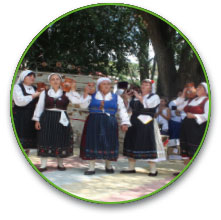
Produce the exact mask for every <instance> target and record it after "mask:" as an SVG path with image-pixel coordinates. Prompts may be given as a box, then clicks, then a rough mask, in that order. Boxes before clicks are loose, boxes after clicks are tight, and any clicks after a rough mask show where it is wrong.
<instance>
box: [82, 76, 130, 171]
mask: <svg viewBox="0 0 221 220" xmlns="http://www.w3.org/2000/svg"><path fill="white" fill-rule="evenodd" d="M96 90H97V91H96V92H95V93H94V94H93V95H88V93H89V91H90V90H89V88H88V87H86V88H85V93H84V100H83V104H81V107H84V108H87V107H88V108H89V112H90V114H89V117H88V120H87V126H86V128H85V129H86V130H85V137H84V140H83V141H82V143H81V155H80V157H81V158H82V159H83V160H89V161H90V162H89V169H88V170H87V171H85V173H84V174H85V175H93V174H95V160H96V159H104V160H106V167H105V171H106V173H114V169H113V168H112V166H111V161H116V160H117V158H118V148H119V143H118V123H117V119H116V117H115V114H116V113H117V111H118V110H119V116H120V119H121V129H122V130H123V131H126V130H127V129H128V126H130V121H129V117H128V114H127V111H126V109H125V105H124V103H123V100H122V98H121V97H120V96H118V95H116V94H114V93H112V92H111V80H110V79H109V78H106V77H102V78H100V79H98V81H97V86H96Z"/></svg>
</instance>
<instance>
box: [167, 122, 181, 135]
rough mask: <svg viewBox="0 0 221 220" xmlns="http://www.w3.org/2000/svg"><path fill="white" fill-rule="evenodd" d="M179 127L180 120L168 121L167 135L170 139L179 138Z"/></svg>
mask: <svg viewBox="0 0 221 220" xmlns="http://www.w3.org/2000/svg"><path fill="white" fill-rule="evenodd" d="M180 128H181V122H176V121H172V120H170V121H169V136H170V139H179V138H180Z"/></svg>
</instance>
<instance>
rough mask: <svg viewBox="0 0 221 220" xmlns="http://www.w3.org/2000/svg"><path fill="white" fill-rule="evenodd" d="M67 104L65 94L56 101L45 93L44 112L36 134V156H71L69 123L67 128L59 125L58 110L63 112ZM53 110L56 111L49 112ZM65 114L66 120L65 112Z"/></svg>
mask: <svg viewBox="0 0 221 220" xmlns="http://www.w3.org/2000/svg"><path fill="white" fill-rule="evenodd" d="M68 104H69V99H68V98H67V97H66V96H65V92H63V95H62V96H61V97H60V98H57V99H55V98H53V97H50V96H48V91H46V92H45V110H44V112H43V113H42V115H41V117H40V125H41V130H40V131H39V132H38V156H41V157H60V158H65V157H69V156H72V155H73V145H74V143H73V130H72V128H71V125H70V122H69V124H68V126H64V125H62V124H61V123H59V120H60V117H61V112H60V111H59V110H64V111H65V110H66V109H67V106H68ZM53 108H56V109H58V111H51V110H50V109H53ZM65 114H66V117H67V118H68V115H67V113H66V112H65ZM68 120H69V119H68Z"/></svg>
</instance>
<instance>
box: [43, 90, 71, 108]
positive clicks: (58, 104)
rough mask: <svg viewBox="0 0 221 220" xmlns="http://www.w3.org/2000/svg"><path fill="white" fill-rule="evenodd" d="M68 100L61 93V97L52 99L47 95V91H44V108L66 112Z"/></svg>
mask: <svg viewBox="0 0 221 220" xmlns="http://www.w3.org/2000/svg"><path fill="white" fill-rule="evenodd" d="M68 104H69V99H68V97H67V96H66V95H65V92H63V94H62V96H61V97H58V98H53V97H50V96H49V95H48V90H46V91H45V108H46V109H52V108H57V109H61V110H67V106H68Z"/></svg>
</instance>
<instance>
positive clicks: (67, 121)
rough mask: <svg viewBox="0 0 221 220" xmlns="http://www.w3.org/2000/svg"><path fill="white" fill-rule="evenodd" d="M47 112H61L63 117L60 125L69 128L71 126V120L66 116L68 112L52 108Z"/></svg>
mask: <svg viewBox="0 0 221 220" xmlns="http://www.w3.org/2000/svg"><path fill="white" fill-rule="evenodd" d="M46 110H47V111H55V112H61V117H60V120H59V123H60V124H62V125H63V126H65V127H66V126H68V124H69V120H68V118H67V116H66V114H65V112H66V110H61V109H57V108H51V109H46Z"/></svg>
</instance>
